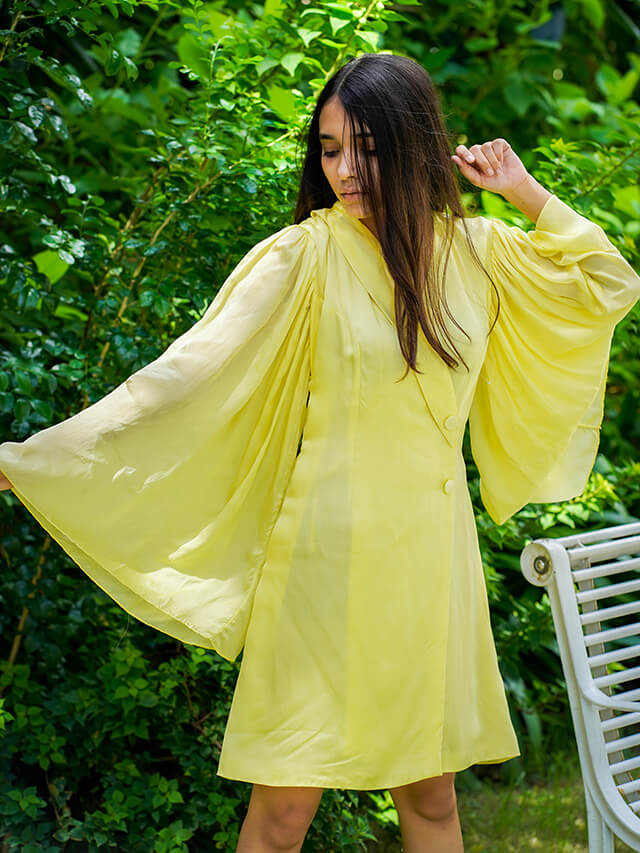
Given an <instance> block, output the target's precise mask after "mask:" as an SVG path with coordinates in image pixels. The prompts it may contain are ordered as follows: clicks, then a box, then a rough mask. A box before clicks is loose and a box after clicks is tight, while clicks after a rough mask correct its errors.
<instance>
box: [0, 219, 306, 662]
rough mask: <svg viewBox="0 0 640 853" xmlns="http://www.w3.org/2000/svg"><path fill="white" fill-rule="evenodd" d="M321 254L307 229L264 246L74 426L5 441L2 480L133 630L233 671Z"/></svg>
mask: <svg viewBox="0 0 640 853" xmlns="http://www.w3.org/2000/svg"><path fill="white" fill-rule="evenodd" d="M315 269H316V255H315V248H314V246H313V241H312V238H311V237H310V235H309V233H308V232H307V231H306V230H305V228H304V227H301V226H298V225H290V226H287V227H285V228H283V229H282V230H280V231H278V232H277V233H275V234H273V235H271V236H270V237H267V238H266V239H264V240H262V241H261V242H260V243H258V244H257V245H255V246H254V247H253V248H252V249H251V250H250V251H249V252H248V253H247V254H246V255H245V256H244V257H243V258H242V260H241V261H240V263H239V264H238V265H237V266H236V267H235V269H234V270H233V272H232V273H231V274H230V275H229V276H228V278H227V279H226V281H225V282H224V284H223V285H222V287H221V288H220V290H219V292H218V293H217V294H216V296H215V298H214V299H213V301H212V302H211V304H210V305H209V307H208V309H207V310H206V312H205V314H204V315H203V316H202V318H201V319H200V320H199V321H198V322H196V323H195V324H194V325H193V326H192V327H191V328H190V329H188V330H187V331H186V332H185V333H184V334H183V335H181V336H180V337H179V338H177V339H176V340H175V341H173V343H172V344H171V345H170V346H169V347H168V348H167V349H166V350H165V351H164V352H163V353H162V354H161V355H160V356H159V358H157V359H156V360H155V361H153V362H151V363H149V364H147V365H146V366H145V367H143V368H142V369H140V370H138V371H137V372H136V373H134V374H133V375H131V376H130V377H128V378H127V379H126V380H125V381H124V382H122V383H121V384H120V385H119V386H118V387H117V388H115V389H114V390H113V391H112V392H111V393H109V394H107V395H106V396H105V397H103V398H102V399H100V400H98V401H97V402H96V403H94V404H93V405H91V406H89V407H88V408H86V409H84V410H83V411H81V412H79V413H77V414H75V415H73V416H72V417H70V418H68V419H66V420H64V421H62V422H60V423H58V424H55V425H54V426H51V427H49V428H47V429H44V430H41V431H40V432H38V433H36V434H34V435H32V436H31V437H30V438H28V439H26V440H25V441H22V442H4V443H3V444H0V470H1V471H2V472H3V473H4V474H5V475H6V476H7V477H8V479H9V481H10V482H11V483H12V486H13V491H14V493H15V494H16V496H17V497H18V498H19V499H20V501H21V502H22V503H23V504H24V505H25V507H26V508H27V509H28V510H29V511H30V512H31V513H32V515H33V516H34V517H35V518H36V519H37V521H38V522H39V523H40V524H41V525H42V527H44V528H45V529H46V530H47V531H48V532H49V534H50V535H51V536H52V537H53V538H54V539H55V540H56V541H58V542H59V543H60V545H61V546H62V547H63V548H64V550H65V551H66V552H67V553H68V554H69V555H70V556H71V557H72V559H73V560H74V561H75V562H76V563H77V564H78V565H79V566H80V568H82V569H83V570H84V571H85V572H86V573H87V575H89V577H90V578H91V579H92V580H94V581H95V582H96V583H97V584H98V585H99V586H100V587H101V588H102V589H103V590H104V591H105V592H107V593H108V594H109V595H110V596H111V597H112V598H113V599H115V601H117V603H118V604H120V605H121V606H122V607H123V608H124V609H125V610H126V611H127V612H129V613H130V614H131V615H133V616H134V617H135V618H137V619H139V620H141V621H142V622H145V623H146V624H148V625H151V626H153V627H154V628H156V629H158V630H160V631H163V632H165V633H167V634H169V635H171V636H173V637H176V638H177V639H179V640H182V641H184V642H187V643H193V644H195V645H200V646H205V647H207V648H213V649H215V650H216V651H217V652H218V653H219V654H221V655H222V656H223V657H225V658H227V659H229V660H233V659H234V658H235V657H236V656H237V655H238V653H239V651H240V649H241V648H242V644H243V641H244V636H245V633H246V628H247V623H248V618H249V614H250V609H251V605H252V601H253V592H254V590H255V587H256V585H257V582H258V580H259V577H260V572H261V568H262V563H263V561H264V555H265V550H266V546H267V543H268V539H269V535H270V532H271V529H272V527H273V525H274V523H275V520H276V518H277V515H278V511H279V508H280V504H281V502H282V499H283V496H284V493H285V491H286V486H287V483H288V481H289V478H290V475H291V471H292V468H293V465H294V461H295V457H296V452H297V447H298V443H299V439H300V436H301V432H302V429H303V425H304V417H305V412H306V401H307V393H308V386H309V370H310V349H311V347H310V345H311V316H312V310H311V308H312V301H313V298H314V280H315Z"/></svg>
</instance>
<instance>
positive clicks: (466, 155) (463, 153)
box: [456, 145, 475, 163]
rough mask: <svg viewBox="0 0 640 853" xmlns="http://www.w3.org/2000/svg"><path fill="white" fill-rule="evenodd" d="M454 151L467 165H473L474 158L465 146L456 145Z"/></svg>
mask: <svg viewBox="0 0 640 853" xmlns="http://www.w3.org/2000/svg"><path fill="white" fill-rule="evenodd" d="M456 151H457V152H458V155H459V157H461V158H462V159H464V160H465V161H466V162H467V163H473V161H474V159H475V158H474V156H473V154H472V153H471V151H469V149H468V148H467V147H466V146H465V145H457V146H456Z"/></svg>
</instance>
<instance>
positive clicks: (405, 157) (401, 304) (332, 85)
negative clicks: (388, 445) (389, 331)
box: [294, 53, 500, 378]
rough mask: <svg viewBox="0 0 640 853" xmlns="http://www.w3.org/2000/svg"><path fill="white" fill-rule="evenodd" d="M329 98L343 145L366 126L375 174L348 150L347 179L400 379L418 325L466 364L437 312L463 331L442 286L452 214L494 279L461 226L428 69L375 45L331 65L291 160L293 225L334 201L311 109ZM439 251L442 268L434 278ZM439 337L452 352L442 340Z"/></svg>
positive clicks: (412, 360)
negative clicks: (382, 270)
mask: <svg viewBox="0 0 640 853" xmlns="http://www.w3.org/2000/svg"><path fill="white" fill-rule="evenodd" d="M333 96H337V97H338V99H339V100H340V102H341V104H342V106H343V108H344V110H345V113H346V114H347V116H348V118H349V126H350V128H351V139H352V145H353V140H355V138H356V134H358V133H363V132H364V131H365V130H366V129H367V128H368V129H369V130H370V132H371V133H372V134H373V141H374V144H375V150H376V152H377V160H378V170H379V180H378V181H376V180H375V176H374V175H373V172H372V167H371V162H370V160H369V158H368V157H364V169H363V166H362V162H361V160H362V158H360V157H353V156H352V162H355V164H356V172H357V178H358V180H357V185H358V186H359V187H360V188H361V189H362V190H363V191H364V192H365V193H367V194H368V195H367V199H368V202H369V205H370V209H371V215H372V216H373V221H374V223H375V228H376V231H377V235H378V239H379V241H380V245H381V248H382V253H383V256H384V259H385V261H386V263H387V266H388V268H389V272H390V273H391V276H392V277H393V279H394V281H395V285H396V286H395V289H394V290H395V293H394V303H395V314H396V326H397V332H398V340H399V342H400V348H401V350H402V354H403V356H404V358H405V360H406V362H407V369H406V370H405V373H404V374H403V377H402V378H404V377H405V376H406V375H407V372H408V370H409V368H411V369H412V370H416V371H417V372H421V371H418V369H417V367H416V354H417V346H418V326H420V327H422V330H423V332H424V335H425V337H426V339H427V341H428V342H429V344H430V345H431V346H432V348H433V349H434V350H435V351H436V352H437V353H438V355H439V356H440V357H441V358H442V359H443V361H444V362H445V363H446V364H447V365H448V366H449V367H458V365H459V363H460V362H459V360H458V359H460V360H461V361H462V363H463V364H464V365H465V367H466V368H467V370H468V369H469V366H468V365H467V363H466V361H465V360H464V358H463V357H462V355H461V353H460V352H459V350H458V349H457V347H456V346H455V344H454V342H453V340H452V339H451V336H450V334H449V331H448V329H447V325H446V321H445V319H444V313H446V314H447V316H448V317H450V318H451V320H452V321H453V322H454V323H455V325H456V326H457V327H458V329H460V330H461V331H462V332H463V333H464V334H465V335H466V337H467V338H469V335H468V334H467V332H465V330H464V329H462V327H461V326H460V324H459V323H458V322H457V320H456V319H455V317H453V315H452V314H451V311H450V309H449V306H448V305H447V301H446V293H445V287H444V281H445V276H446V271H447V264H448V261H449V253H450V251H451V241H452V239H453V232H454V229H455V223H454V219H455V218H459V219H460V220H461V221H462V224H463V226H464V230H465V234H466V237H467V243H468V245H469V248H470V251H471V254H472V257H473V258H474V259H475V260H476V262H477V263H478V265H479V266H480V267H481V269H482V270H483V271H484V272H485V274H486V275H487V276H488V278H489V280H490V281H491V284H492V286H493V287H494V288H495V283H494V282H493V279H492V278H491V276H490V274H489V273H488V271H487V270H486V269H485V267H484V266H483V264H482V262H481V261H480V258H479V257H478V254H477V252H476V249H475V247H474V245H473V242H472V240H471V237H470V235H469V231H468V229H467V224H466V222H465V211H464V208H463V206H462V200H461V198H460V191H459V189H458V184H457V179H456V175H455V174H454V164H453V162H452V160H451V153H453V152H452V147H453V146H452V142H453V138H452V134H451V133H450V132H449V131H448V130H447V128H446V126H445V122H444V117H443V115H442V109H441V106H440V99H439V96H438V93H437V91H436V88H435V86H434V84H433V82H432V80H431V77H430V76H429V74H428V73H427V72H426V71H425V70H424V68H423V67H422V66H421V65H420V64H419V63H418V62H416V61H415V60H413V59H409V58H407V57H404V56H398V55H396V54H384V53H363V54H360V55H358V56H356V57H354V58H353V59H351V60H350V61H349V62H347V63H346V64H345V65H343V66H342V67H341V68H340V69H339V70H338V71H336V73H335V74H334V75H333V76H332V77H331V78H330V79H329V81H328V82H327V83H326V85H325V86H324V88H323V89H322V91H321V93H320V95H319V97H318V100H317V103H316V106H315V109H314V111H313V115H312V116H311V119H310V121H309V123H308V125H307V127H306V128H305V131H304V136H305V137H306V153H305V155H304V160H303V163H302V166H301V179H300V189H299V194H298V200H297V204H296V209H295V213H294V222H295V223H298V222H301V221H302V220H303V219H306V218H307V217H308V216H309V214H310V213H311V211H312V210H315V209H318V208H323V207H331V206H332V205H333V204H334V202H335V201H336V195H335V193H334V192H333V190H332V189H331V186H330V184H329V182H328V180H327V178H326V175H325V174H324V171H323V169H322V161H321V153H322V149H321V146H320V139H319V124H320V112H321V110H322V108H323V106H324V105H325V103H326V102H327V101H328V100H329V99H330V98H331V97H333ZM302 142H303V144H304V139H303V140H302ZM351 153H352V155H353V153H354V152H353V151H352V152H351ZM447 208H448V210H447ZM449 211H450V215H449ZM435 212H439V213H441V214H442V217H443V222H444V224H445V230H444V234H445V239H444V240H443V250H442V252H441V253H440V255H439V258H438V261H437V264H435V265H434V263H433V244H434V223H433V216H434V213H435ZM443 257H444V268H443V271H442V276H441V278H440V279H439V278H438V272H439V270H440V268H441V266H442V260H443ZM434 266H435V274H434ZM495 291H496V298H497V306H498V307H497V312H496V316H495V319H494V321H493V324H492V326H491V328H493V325H495V322H496V320H497V318H498V312H499V310H500V297H499V294H498V291H497V288H495ZM443 312H444V313H443ZM441 337H444V338H445V339H446V341H447V342H448V343H449V345H450V346H451V347H452V349H453V352H454V354H455V355H452V354H451V352H449V350H448V349H447V348H446V347H445V345H444V344H443V343H442V340H441ZM456 356H457V358H456Z"/></svg>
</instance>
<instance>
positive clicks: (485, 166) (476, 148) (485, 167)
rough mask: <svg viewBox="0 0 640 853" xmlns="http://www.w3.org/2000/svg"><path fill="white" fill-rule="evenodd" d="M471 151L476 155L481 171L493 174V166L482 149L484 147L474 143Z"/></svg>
mask: <svg viewBox="0 0 640 853" xmlns="http://www.w3.org/2000/svg"><path fill="white" fill-rule="evenodd" d="M470 151H471V153H472V154H473V156H474V157H475V160H476V163H477V165H478V168H479V169H480V170H481V171H483V172H486V173H487V174H488V175H493V173H494V172H493V168H492V166H491V163H490V162H489V160H488V159H487V156H486V154H485V152H484V151H483V150H482V147H481V146H480V145H472V146H471V148H470Z"/></svg>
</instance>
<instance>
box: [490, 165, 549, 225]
mask: <svg viewBox="0 0 640 853" xmlns="http://www.w3.org/2000/svg"><path fill="white" fill-rule="evenodd" d="M502 195H503V196H504V198H505V199H506V200H507V201H508V202H509V204H512V205H513V206H514V207H517V208H518V210H520V211H521V212H522V213H524V215H525V216H528V217H529V219H531V220H532V222H536V221H537V219H538V216H540V212H541V210H542V208H543V207H544V206H545V204H546V203H547V201H548V200H549V199H550V198H551V196H552V195H553V193H550V192H549V190H547V189H545V188H544V187H543V186H542V184H540V183H538V181H536V179H535V178H534V177H533V175H530V174H528V173H527V177H526V178H525V179H524V180H523V181H522V182H521V183H520V184H518V186H517V187H514V188H513V189H511V190H509V191H507V192H504V193H502Z"/></svg>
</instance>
